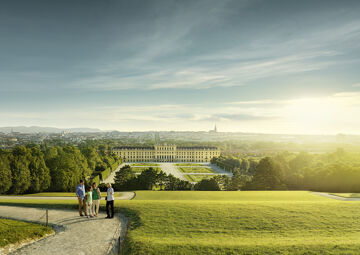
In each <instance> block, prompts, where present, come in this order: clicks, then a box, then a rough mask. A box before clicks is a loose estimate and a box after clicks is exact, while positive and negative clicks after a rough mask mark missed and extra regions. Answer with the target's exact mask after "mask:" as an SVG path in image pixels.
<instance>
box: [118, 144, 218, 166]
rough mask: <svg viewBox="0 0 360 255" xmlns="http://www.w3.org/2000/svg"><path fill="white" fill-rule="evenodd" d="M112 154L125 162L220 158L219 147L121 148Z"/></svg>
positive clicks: (192, 160) (186, 160)
mask: <svg viewBox="0 0 360 255" xmlns="http://www.w3.org/2000/svg"><path fill="white" fill-rule="evenodd" d="M112 152H113V153H115V154H116V155H117V156H118V157H120V158H121V159H122V160H123V162H210V160H211V159H212V158H213V157H219V156H220V150H219V149H218V148H217V147H207V146H191V147H184V146H179V147H177V146H176V145H154V146H144V147H140V146H120V147H114V148H113V149H112Z"/></svg>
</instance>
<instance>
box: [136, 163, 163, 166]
mask: <svg viewBox="0 0 360 255" xmlns="http://www.w3.org/2000/svg"><path fill="white" fill-rule="evenodd" d="M131 166H160V165H159V164H158V163H133V164H131Z"/></svg>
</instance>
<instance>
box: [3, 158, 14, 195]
mask: <svg viewBox="0 0 360 255" xmlns="http://www.w3.org/2000/svg"><path fill="white" fill-rule="evenodd" d="M11 185H12V176H11V168H10V162H9V159H8V155H6V154H5V153H2V152H1V151H0V194H4V193H6V192H7V191H8V190H9V189H10V187H11Z"/></svg>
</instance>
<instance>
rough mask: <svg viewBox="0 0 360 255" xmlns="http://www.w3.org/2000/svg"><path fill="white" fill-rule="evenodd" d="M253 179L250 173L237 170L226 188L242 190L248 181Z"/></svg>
mask: <svg viewBox="0 0 360 255" xmlns="http://www.w3.org/2000/svg"><path fill="white" fill-rule="evenodd" d="M250 181H251V177H250V176H248V175H243V174H240V172H235V173H234V174H233V177H232V178H231V181H230V183H229V185H228V186H227V187H226V190H242V189H243V187H245V186H246V184H247V183H248V182H250Z"/></svg>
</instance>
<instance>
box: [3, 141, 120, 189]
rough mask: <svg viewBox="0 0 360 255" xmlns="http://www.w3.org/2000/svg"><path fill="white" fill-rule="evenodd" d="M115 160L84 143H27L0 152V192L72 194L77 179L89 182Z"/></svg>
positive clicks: (102, 149) (112, 156)
mask: <svg viewBox="0 0 360 255" xmlns="http://www.w3.org/2000/svg"><path fill="white" fill-rule="evenodd" d="M116 161H119V159H118V158H117V156H115V155H109V154H108V153H107V148H106V147H105V146H93V145H88V144H84V145H80V146H73V145H63V146H61V145H55V146H53V145H47V144H43V145H41V146H39V145H33V144H29V145H26V146H18V147H15V148H14V149H12V150H0V193H1V194H4V193H7V194H23V193H36V192H42V191H58V192H66V191H74V190H75V188H76V185H77V184H78V183H79V181H80V180H81V179H85V180H88V181H90V180H91V179H92V178H94V177H96V176H97V175H99V174H100V173H101V171H104V170H105V169H107V168H109V167H112V166H113V165H114V163H116Z"/></svg>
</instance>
